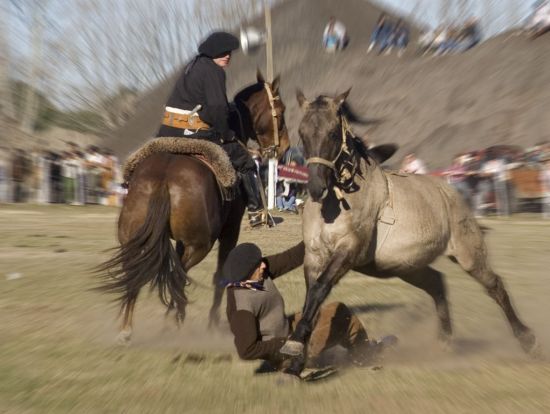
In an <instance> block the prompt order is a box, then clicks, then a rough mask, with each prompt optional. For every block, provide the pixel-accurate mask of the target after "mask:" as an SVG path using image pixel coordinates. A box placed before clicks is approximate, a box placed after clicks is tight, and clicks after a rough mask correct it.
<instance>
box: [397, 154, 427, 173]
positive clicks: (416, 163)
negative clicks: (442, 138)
mask: <svg viewBox="0 0 550 414" xmlns="http://www.w3.org/2000/svg"><path fill="white" fill-rule="evenodd" d="M403 171H405V172H406V173H412V174H426V173H427V172H428V170H427V169H426V166H425V165H424V163H423V162H422V161H420V160H419V159H418V158H417V159H415V160H412V161H411V162H409V163H408V164H407V166H406V167H405V168H404V169H403Z"/></svg>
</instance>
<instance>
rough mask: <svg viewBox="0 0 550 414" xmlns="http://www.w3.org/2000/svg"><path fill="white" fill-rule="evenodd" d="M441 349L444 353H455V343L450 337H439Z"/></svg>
mask: <svg viewBox="0 0 550 414" xmlns="http://www.w3.org/2000/svg"><path fill="white" fill-rule="evenodd" d="M439 347H440V348H441V350H442V351H443V352H451V351H453V341H452V339H451V337H450V336H446V335H445V336H440V337H439Z"/></svg>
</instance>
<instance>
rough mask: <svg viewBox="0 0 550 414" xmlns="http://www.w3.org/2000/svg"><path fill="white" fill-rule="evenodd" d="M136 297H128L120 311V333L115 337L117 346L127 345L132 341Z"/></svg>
mask: <svg viewBox="0 0 550 414" xmlns="http://www.w3.org/2000/svg"><path fill="white" fill-rule="evenodd" d="M136 300H137V295H133V296H129V297H128V299H127V300H126V302H125V303H124V306H123V308H122V309H121V313H122V315H123V316H122V324H121V325H120V332H119V333H118V335H117V338H116V340H117V343H118V344H119V345H128V344H129V343H130V340H131V339H132V328H133V318H134V307H135V306H136Z"/></svg>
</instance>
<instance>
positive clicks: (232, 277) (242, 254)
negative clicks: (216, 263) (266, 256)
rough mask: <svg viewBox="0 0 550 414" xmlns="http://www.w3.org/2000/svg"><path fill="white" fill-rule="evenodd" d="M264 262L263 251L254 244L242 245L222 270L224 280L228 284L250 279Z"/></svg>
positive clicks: (232, 252) (228, 257)
mask: <svg viewBox="0 0 550 414" xmlns="http://www.w3.org/2000/svg"><path fill="white" fill-rule="evenodd" d="M261 261H262V251H261V250H260V248H259V247H258V246H256V245H255V244H253V243H242V244H239V245H238V246H237V247H235V248H234V249H233V250H231V252H230V253H229V255H228V256H227V259H226V261H225V263H224V265H223V268H222V278H223V279H224V280H225V281H227V282H240V281H241V280H245V279H248V278H249V277H250V276H251V275H252V273H254V271H255V270H256V269H257V268H258V266H259V265H260V263H261Z"/></svg>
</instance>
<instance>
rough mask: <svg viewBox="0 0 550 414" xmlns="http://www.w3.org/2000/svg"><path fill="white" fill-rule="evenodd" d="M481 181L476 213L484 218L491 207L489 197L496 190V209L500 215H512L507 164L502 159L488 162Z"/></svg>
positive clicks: (482, 171)
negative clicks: (489, 206)
mask: <svg viewBox="0 0 550 414" xmlns="http://www.w3.org/2000/svg"><path fill="white" fill-rule="evenodd" d="M479 175H480V178H481V181H480V183H479V185H478V199H477V202H476V212H477V215H478V216H483V215H484V214H485V212H486V209H487V207H488V205H489V203H488V201H489V195H490V194H491V191H493V190H494V193H495V202H496V209H497V212H498V214H500V215H506V216H508V215H510V203H509V200H508V187H507V186H508V172H507V169H506V164H505V163H504V161H503V160H502V159H500V158H496V157H495V158H493V159H491V160H489V161H486V162H485V163H484V164H483V165H482V167H481V171H480V174H479Z"/></svg>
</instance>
